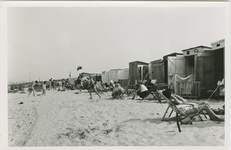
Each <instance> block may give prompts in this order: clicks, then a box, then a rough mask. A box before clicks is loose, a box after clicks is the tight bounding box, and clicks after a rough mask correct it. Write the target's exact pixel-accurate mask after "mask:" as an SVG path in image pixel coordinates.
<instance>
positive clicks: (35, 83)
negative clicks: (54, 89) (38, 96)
mask: <svg viewBox="0 0 231 150" xmlns="http://www.w3.org/2000/svg"><path fill="white" fill-rule="evenodd" d="M37 84H38V81H34V82H33V84H32V86H31V88H29V94H28V97H29V96H30V93H32V92H33V96H35V90H34V87H35V85H37Z"/></svg>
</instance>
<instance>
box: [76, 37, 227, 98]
mask: <svg viewBox="0 0 231 150" xmlns="http://www.w3.org/2000/svg"><path fill="white" fill-rule="evenodd" d="M224 50H225V40H224V39H222V40H219V41H216V42H212V43H211V47H208V46H203V45H201V46H196V47H192V48H188V49H184V50H181V52H179V53H178V52H175V53H171V54H168V55H165V56H163V58H161V59H158V60H154V61H151V62H141V61H133V62H129V68H125V69H111V70H109V71H103V72H102V73H101V74H96V76H97V78H98V79H97V80H101V81H102V82H103V83H109V82H110V80H113V81H116V82H119V83H120V84H121V85H122V86H123V87H126V88H127V86H129V87H130V88H132V87H134V85H135V84H136V82H137V81H139V80H142V81H144V80H148V79H152V80H155V81H156V84H159V83H166V84H168V85H169V87H170V88H171V89H172V90H173V91H174V92H175V93H176V94H178V95H180V96H183V97H190V98H200V97H207V96H209V95H211V93H212V92H213V91H214V90H215V89H216V87H217V82H218V81H221V80H222V79H224V77H225V51H224ZM80 75H82V76H88V75H89V74H88V73H81V74H80ZM222 88H224V87H220V88H219V89H218V90H216V92H215V94H214V95H215V96H223V95H222V92H221V91H222Z"/></svg>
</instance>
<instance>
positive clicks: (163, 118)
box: [158, 91, 207, 132]
mask: <svg viewBox="0 0 231 150" xmlns="http://www.w3.org/2000/svg"><path fill="white" fill-rule="evenodd" d="M158 93H159V94H160V95H161V96H163V97H164V98H165V99H166V100H167V102H168V108H167V109H166V111H165V113H164V116H163V117H162V119H161V121H168V120H169V119H170V117H171V115H172V113H173V111H174V112H175V113H176V123H177V127H178V130H179V132H181V129H180V124H179V121H180V119H181V118H182V117H184V118H186V117H187V115H186V114H185V113H184V112H183V111H182V110H180V109H178V108H177V107H176V106H177V105H175V104H173V102H172V101H171V100H170V99H168V98H167V97H165V96H164V95H163V94H162V92H160V91H158ZM184 105H187V104H184ZM169 108H171V109H172V110H171V112H170V114H169V117H168V118H167V119H166V118H165V116H166V114H167V112H168V110H169ZM200 114H203V115H204V116H205V118H207V117H206V115H205V114H204V112H203V111H202V110H201V112H200V113H198V114H195V116H196V115H198V116H199V117H200V118H201V116H200ZM195 116H193V118H194V117H195ZM201 119H202V118H201Z"/></svg>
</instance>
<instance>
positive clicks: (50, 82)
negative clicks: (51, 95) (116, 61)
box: [49, 78, 53, 90]
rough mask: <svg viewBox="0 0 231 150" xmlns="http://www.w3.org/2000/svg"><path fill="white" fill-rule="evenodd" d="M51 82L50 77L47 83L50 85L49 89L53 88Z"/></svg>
mask: <svg viewBox="0 0 231 150" xmlns="http://www.w3.org/2000/svg"><path fill="white" fill-rule="evenodd" d="M52 82H53V80H52V78H51V79H49V85H50V88H49V90H51V89H52V88H53V87H52Z"/></svg>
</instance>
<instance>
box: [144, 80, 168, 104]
mask: <svg viewBox="0 0 231 150" xmlns="http://www.w3.org/2000/svg"><path fill="white" fill-rule="evenodd" d="M166 87H168V84H166V83H159V84H155V85H153V86H148V87H147V88H148V89H149V93H150V94H151V95H152V96H153V98H154V99H155V100H158V102H159V103H161V98H162V97H161V95H160V94H159V93H158V91H157V90H162V89H164V88H166Z"/></svg>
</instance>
